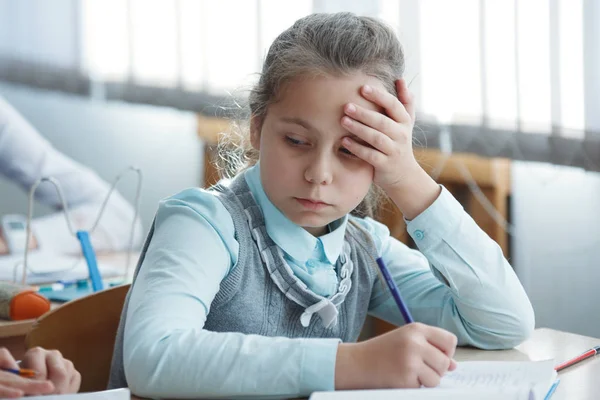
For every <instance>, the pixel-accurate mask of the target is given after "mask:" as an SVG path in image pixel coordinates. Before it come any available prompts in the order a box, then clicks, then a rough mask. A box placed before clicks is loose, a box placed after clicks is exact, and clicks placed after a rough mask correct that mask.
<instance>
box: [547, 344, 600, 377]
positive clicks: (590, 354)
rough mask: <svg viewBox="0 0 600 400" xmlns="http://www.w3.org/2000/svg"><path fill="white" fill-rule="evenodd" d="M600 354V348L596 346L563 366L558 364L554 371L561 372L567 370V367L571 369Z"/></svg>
mask: <svg viewBox="0 0 600 400" xmlns="http://www.w3.org/2000/svg"><path fill="white" fill-rule="evenodd" d="M598 353H600V346H596V347H592V348H591V349H589V350H588V351H586V352H585V353H583V354H581V355H579V356H577V357H575V358H572V359H570V360H567V361H565V362H564V363H562V364H558V365H557V366H556V367H554V370H555V371H556V372H558V371H560V370H561V369H565V368H567V367H570V366H571V365H574V364H577V363H578V362H580V361H583V360H585V359H586V358H590V357H593V356H595V355H596V354H598Z"/></svg>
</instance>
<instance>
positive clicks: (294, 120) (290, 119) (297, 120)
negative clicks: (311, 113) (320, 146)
mask: <svg viewBox="0 0 600 400" xmlns="http://www.w3.org/2000/svg"><path fill="white" fill-rule="evenodd" d="M280 120H281V121H283V122H286V123H288V124H296V125H300V126H301V127H303V128H304V129H306V130H309V131H317V132H318V131H319V130H318V129H316V128H315V127H314V126H312V125H311V124H310V122H308V121H306V120H304V119H302V118H298V117H282V118H280Z"/></svg>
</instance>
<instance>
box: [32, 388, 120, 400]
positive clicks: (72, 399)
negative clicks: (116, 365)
mask: <svg viewBox="0 0 600 400" xmlns="http://www.w3.org/2000/svg"><path fill="white" fill-rule="evenodd" d="M130 398H131V393H130V392H129V389H114V390H104V391H102V392H88V393H79V394H54V395H46V396H32V397H27V400H84V399H85V400H129V399H130Z"/></svg>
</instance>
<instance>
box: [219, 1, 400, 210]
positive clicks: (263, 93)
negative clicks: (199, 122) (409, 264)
mask: <svg viewBox="0 0 600 400" xmlns="http://www.w3.org/2000/svg"><path fill="white" fill-rule="evenodd" d="M357 72H361V73H364V74H367V75H371V76H374V77H376V78H378V79H379V80H380V81H381V82H382V83H383V85H384V87H385V88H386V89H387V90H388V91H389V92H390V93H392V94H393V95H394V96H396V87H395V81H396V80H397V79H399V78H401V77H402V75H403V73H404V54H403V51H402V46H401V45H400V42H399V40H398V38H397V37H396V34H395V33H394V31H393V30H392V29H391V28H390V27H389V26H387V25H385V24H384V23H383V22H381V21H379V20H377V19H375V18H370V17H361V16H357V15H354V14H352V13H347V12H342V13H336V14H312V15H309V16H307V17H304V18H301V19H299V20H298V21H296V22H295V23H294V25H292V27H290V28H288V29H287V30H285V31H284V32H283V33H281V34H280V35H279V36H278V37H277V38H276V39H275V41H274V42H273V44H271V47H270V48H269V52H268V54H267V57H266V59H265V61H264V64H263V68H262V72H261V74H260V79H259V81H258V83H257V84H256V85H255V86H254V88H253V89H252V90H251V92H250V96H249V99H248V101H249V106H250V107H249V108H250V114H251V116H252V118H256V121H258V123H259V125H260V124H262V121H263V120H264V118H265V116H266V114H267V110H268V107H269V105H270V104H273V103H274V102H276V101H277V100H278V96H279V94H280V93H281V91H282V87H283V86H284V85H285V84H286V83H288V82H290V81H291V80H293V79H295V78H297V77H300V76H315V75H330V76H335V77H338V76H346V75H350V74H353V73H357ZM248 132H249V124H248V123H247V124H246V126H245V127H242V126H241V125H234V126H233V129H232V132H230V133H228V134H226V135H224V136H222V137H221V140H220V143H219V157H218V162H217V165H218V167H219V169H220V172H221V175H222V176H223V177H231V176H233V175H236V174H237V173H239V172H241V171H243V170H244V169H246V168H248V167H249V166H251V165H254V164H255V163H256V162H257V161H258V152H257V151H256V150H254V149H253V148H252V146H251V145H250V139H249V134H248ZM382 193H383V192H382V191H381V190H380V189H379V188H378V187H377V186H375V185H373V187H372V188H371V190H370V191H369V194H368V195H367V197H366V198H365V199H364V200H363V201H362V202H361V203H360V204H359V205H358V207H356V209H355V210H353V211H352V213H353V214H355V215H358V216H373V214H374V212H375V211H376V207H377V204H378V202H379V200H380V199H381V197H382Z"/></svg>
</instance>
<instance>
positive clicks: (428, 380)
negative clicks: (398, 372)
mask: <svg viewBox="0 0 600 400" xmlns="http://www.w3.org/2000/svg"><path fill="white" fill-rule="evenodd" d="M441 380H442V377H441V376H440V375H439V374H438V373H437V372H436V371H435V370H433V369H431V368H430V367H429V366H428V365H426V364H423V367H422V368H421V370H420V371H419V382H420V383H421V385H423V386H425V387H428V388H432V387H436V386H437V385H439V384H440V381H441Z"/></svg>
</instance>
